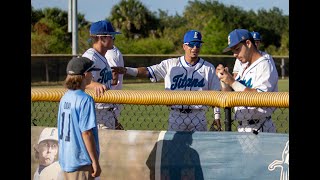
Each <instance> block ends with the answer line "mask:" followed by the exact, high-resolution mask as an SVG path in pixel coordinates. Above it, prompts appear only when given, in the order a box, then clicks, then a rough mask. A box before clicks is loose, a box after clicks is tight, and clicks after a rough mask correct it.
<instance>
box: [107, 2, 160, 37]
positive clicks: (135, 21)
mask: <svg viewBox="0 0 320 180" xmlns="http://www.w3.org/2000/svg"><path fill="white" fill-rule="evenodd" d="M110 21H111V22H112V24H113V26H114V28H115V29H117V30H118V31H121V33H122V34H123V35H124V36H125V37H127V38H131V39H133V38H139V37H147V36H148V34H149V31H150V30H155V29H157V26H158V25H159V23H158V22H159V20H158V19H157V18H156V17H155V15H153V14H152V13H151V12H150V11H149V10H148V9H147V8H146V7H145V6H144V5H143V4H142V3H141V2H140V1H138V0H121V2H120V3H119V4H117V5H115V6H113V8H112V10H111V17H110Z"/></svg>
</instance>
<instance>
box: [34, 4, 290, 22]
mask: <svg viewBox="0 0 320 180" xmlns="http://www.w3.org/2000/svg"><path fill="white" fill-rule="evenodd" d="M200 1H205V0H200ZM119 2H120V0H77V5H78V13H81V14H84V17H85V19H86V20H87V21H90V22H95V21H99V20H103V19H106V18H107V17H108V16H110V12H111V8H112V7H113V6H114V5H116V4H118V3H119ZM140 2H142V4H143V5H144V6H145V7H147V9H148V10H150V11H152V12H158V9H161V10H164V11H167V12H168V15H175V14H176V13H177V14H179V15H182V13H183V11H184V9H185V6H186V5H187V4H188V0H140ZM219 2H220V3H221V2H222V3H223V4H225V5H226V6H230V5H234V6H238V7H240V8H242V9H243V10H246V11H248V10H254V11H255V12H257V10H258V9H265V10H269V9H271V8H273V7H278V8H279V9H281V10H282V12H283V15H289V0H219ZM31 5H32V6H33V7H34V8H35V9H43V8H47V7H49V8H53V7H57V8H60V9H62V10H65V11H67V10H68V5H69V0H31Z"/></svg>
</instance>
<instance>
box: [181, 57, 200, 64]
mask: <svg viewBox="0 0 320 180" xmlns="http://www.w3.org/2000/svg"><path fill="white" fill-rule="evenodd" d="M184 60H185V61H186V62H187V64H190V65H194V64H197V63H198V61H199V57H186V56H185V57H184Z"/></svg>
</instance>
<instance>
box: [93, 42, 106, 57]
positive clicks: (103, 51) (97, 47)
mask: <svg viewBox="0 0 320 180" xmlns="http://www.w3.org/2000/svg"><path fill="white" fill-rule="evenodd" d="M92 48H93V49H94V50H96V51H97V52H98V53H99V54H100V55H101V56H103V57H104V55H105V54H106V52H107V51H108V50H107V49H106V48H103V47H102V46H100V45H99V44H93V47H92Z"/></svg>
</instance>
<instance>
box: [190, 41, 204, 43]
mask: <svg viewBox="0 0 320 180" xmlns="http://www.w3.org/2000/svg"><path fill="white" fill-rule="evenodd" d="M189 42H201V43H204V42H203V41H201V40H194V41H189Z"/></svg>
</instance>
